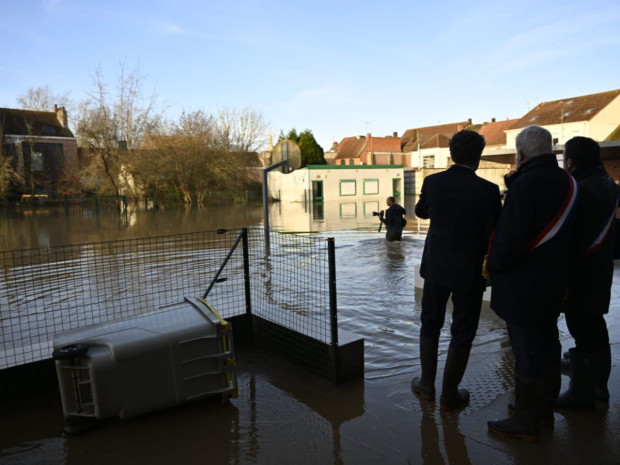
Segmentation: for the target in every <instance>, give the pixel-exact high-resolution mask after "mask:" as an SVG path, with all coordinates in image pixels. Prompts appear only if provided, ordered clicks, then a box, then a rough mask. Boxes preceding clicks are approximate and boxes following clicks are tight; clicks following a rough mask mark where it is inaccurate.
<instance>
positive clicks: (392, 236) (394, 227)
mask: <svg viewBox="0 0 620 465" xmlns="http://www.w3.org/2000/svg"><path fill="white" fill-rule="evenodd" d="M386 203H387V206H388V209H387V210H386V211H385V218H384V217H383V210H381V214H380V216H379V219H380V220H381V222H382V223H384V224H385V229H386V232H385V238H386V239H387V240H388V241H390V242H391V241H400V240H401V239H402V237H403V228H404V227H405V224H406V223H407V220H405V218H404V215H406V214H407V210H405V209H404V208H403V207H401V206H400V205H398V204H397V203H396V199H395V198H394V197H391V196H390V197H388V198H387V200H386Z"/></svg>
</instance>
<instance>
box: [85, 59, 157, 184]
mask: <svg viewBox="0 0 620 465" xmlns="http://www.w3.org/2000/svg"><path fill="white" fill-rule="evenodd" d="M93 82H94V87H95V89H94V92H93V93H91V94H89V98H88V99H87V100H86V101H85V102H83V103H82V105H81V106H80V111H79V115H78V131H77V135H78V142H79V144H80V145H81V146H82V147H88V148H89V150H90V151H91V152H92V153H94V154H96V155H97V156H98V157H99V158H100V160H101V165H100V166H101V167H102V169H103V171H104V173H105V176H106V177H107V179H108V180H109V182H110V185H111V186H112V189H113V190H114V193H115V194H116V195H119V194H120V189H119V182H118V178H119V174H120V173H121V171H122V170H123V164H124V163H127V161H128V160H126V158H128V157H127V153H128V152H130V151H132V150H134V149H136V148H138V147H139V146H140V143H141V142H142V139H143V138H144V136H145V134H147V133H148V132H149V131H151V130H153V128H155V127H156V126H157V125H158V123H159V121H160V119H161V113H158V112H157V111H156V109H155V104H156V101H157V97H156V95H155V94H153V95H151V96H150V97H149V98H144V97H143V96H142V87H143V83H144V76H143V75H142V74H141V73H140V72H139V71H138V70H135V71H132V72H129V73H127V72H126V71H125V66H124V64H122V63H121V65H120V72H119V76H118V82H117V85H116V91H115V92H110V90H109V88H108V86H107V84H106V83H105V81H104V77H103V73H102V71H101V69H100V68H97V69H96V70H95V73H94V78H93Z"/></svg>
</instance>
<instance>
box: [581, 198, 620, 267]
mask: <svg viewBox="0 0 620 465" xmlns="http://www.w3.org/2000/svg"><path fill="white" fill-rule="evenodd" d="M617 209H618V199H617V198H616V203H615V204H614V209H613V210H612V211H611V214H610V215H609V218H608V219H607V221H606V222H605V224H604V225H603V228H602V229H601V230H599V231H598V234H597V235H596V238H595V239H594V241H593V242H592V243H591V244H590V245H589V246H588V247H587V248H586V250H584V251H583V254H581V256H582V257H587V256H588V255H592V254H593V253H594V252H596V251H597V250H598V249H600V248H601V246H602V245H603V242H605V238H606V237H607V234H608V233H609V230H610V229H611V223H612V222H613V220H614V218H615V217H616V210H617Z"/></svg>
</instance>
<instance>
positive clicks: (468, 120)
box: [467, 118, 471, 126]
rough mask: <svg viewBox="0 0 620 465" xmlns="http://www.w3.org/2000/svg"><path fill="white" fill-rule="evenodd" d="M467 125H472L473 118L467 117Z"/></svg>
mask: <svg viewBox="0 0 620 465" xmlns="http://www.w3.org/2000/svg"><path fill="white" fill-rule="evenodd" d="M467 126H471V118H468V119H467Z"/></svg>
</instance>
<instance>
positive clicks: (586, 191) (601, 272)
mask: <svg viewBox="0 0 620 465" xmlns="http://www.w3.org/2000/svg"><path fill="white" fill-rule="evenodd" d="M600 153H601V149H600V147H599V145H598V143H597V142H596V141H594V140H592V139H590V138H589V137H573V138H572V139H570V140H569V141H568V142H566V145H565V147H564V167H565V169H566V170H567V171H568V172H569V173H571V174H572V175H573V177H574V178H575V179H576V180H577V182H578V183H579V190H580V193H579V201H578V203H577V211H576V215H577V219H576V225H575V250H574V252H575V254H574V255H573V263H572V265H571V268H570V274H569V281H568V298H567V300H566V302H565V307H564V311H565V316H566V326H567V327H568V330H569V332H570V334H571V336H572V337H573V338H574V339H575V347H574V348H573V349H570V351H569V354H570V357H569V360H570V371H571V382H570V387H569V389H568V390H567V391H566V392H564V393H563V394H562V395H561V396H560V398H559V399H558V401H557V402H556V406H557V407H560V408H593V407H594V406H595V404H596V400H597V399H598V400H600V401H604V402H606V401H608V400H609V391H608V389H607V381H608V379H609V373H610V371H611V350H610V347H609V333H608V331H607V324H606V323H605V317H604V315H605V314H606V313H607V312H608V311H609V302H610V299H611V282H612V278H613V269H614V264H613V253H614V251H613V247H614V243H613V242H614V239H613V238H614V235H615V232H614V220H615V217H616V210H617V209H618V188H617V186H616V184H615V183H614V181H613V180H612V179H611V178H610V177H609V175H608V174H607V172H606V171H605V168H604V167H603V165H602V163H601V155H600Z"/></svg>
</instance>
